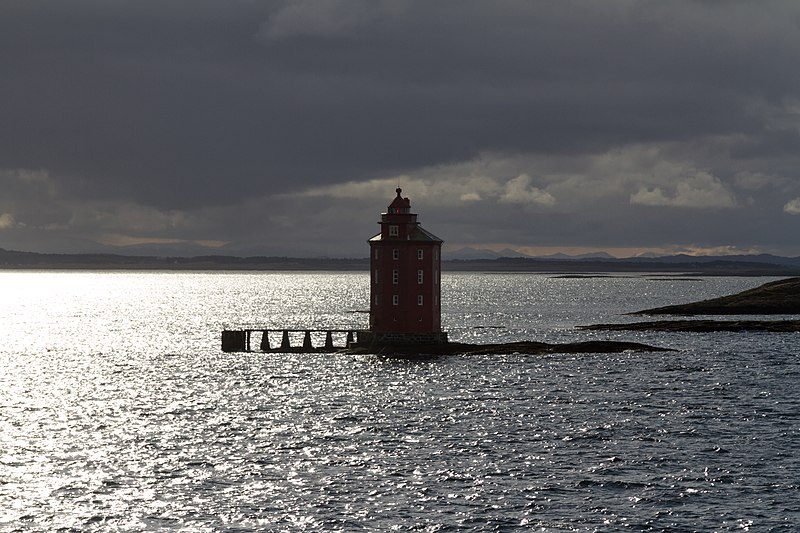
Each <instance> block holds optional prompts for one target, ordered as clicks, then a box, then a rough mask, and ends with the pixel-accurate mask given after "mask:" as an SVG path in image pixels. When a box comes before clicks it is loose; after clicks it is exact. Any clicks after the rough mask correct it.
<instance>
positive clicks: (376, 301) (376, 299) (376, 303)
mask: <svg viewBox="0 0 800 533" xmlns="http://www.w3.org/2000/svg"><path fill="white" fill-rule="evenodd" d="M375 305H378V295H377V294H376V295H375Z"/></svg>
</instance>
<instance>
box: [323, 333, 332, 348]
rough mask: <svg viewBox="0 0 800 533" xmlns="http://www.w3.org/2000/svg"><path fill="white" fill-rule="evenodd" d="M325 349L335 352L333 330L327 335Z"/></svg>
mask: <svg viewBox="0 0 800 533" xmlns="http://www.w3.org/2000/svg"><path fill="white" fill-rule="evenodd" d="M325 349H326V350H333V333H331V330H328V332H327V333H326V334H325Z"/></svg>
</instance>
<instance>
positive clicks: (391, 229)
mask: <svg viewBox="0 0 800 533" xmlns="http://www.w3.org/2000/svg"><path fill="white" fill-rule="evenodd" d="M399 234H400V232H399V231H398V229H397V226H395V225H394V224H392V225H391V226H389V236H390V237H397V236H398V235H399Z"/></svg>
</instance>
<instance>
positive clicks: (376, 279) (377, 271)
mask: <svg viewBox="0 0 800 533" xmlns="http://www.w3.org/2000/svg"><path fill="white" fill-rule="evenodd" d="M379 279H380V271H379V270H378V269H377V268H376V269H375V278H374V279H373V283H374V284H375V285H377V284H378V280H379Z"/></svg>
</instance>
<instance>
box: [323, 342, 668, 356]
mask: <svg viewBox="0 0 800 533" xmlns="http://www.w3.org/2000/svg"><path fill="white" fill-rule="evenodd" d="M627 351H634V352H667V351H672V350H671V349H669V348H659V347H655V346H649V345H647V344H642V343H638V342H619V341H586V342H570V343H565V344H549V343H545V342H533V341H521V342H504V343H499V344H469V343H463V342H448V343H442V344H430V345H425V346H419V345H387V346H381V347H380V348H378V347H375V346H354V347H351V348H347V349H343V350H340V351H339V353H344V354H349V355H367V354H371V355H387V356H400V357H426V356H437V355H501V354H514V353H519V354H525V355H544V354H551V353H622V352H627Z"/></svg>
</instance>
